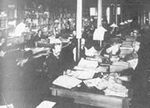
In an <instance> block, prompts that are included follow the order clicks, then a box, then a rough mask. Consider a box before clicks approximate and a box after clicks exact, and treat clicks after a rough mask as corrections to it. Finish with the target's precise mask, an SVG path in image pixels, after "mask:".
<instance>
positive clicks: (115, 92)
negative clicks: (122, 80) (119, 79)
mask: <svg viewBox="0 0 150 108" xmlns="http://www.w3.org/2000/svg"><path fill="white" fill-rule="evenodd" d="M104 92H105V95H111V96H120V97H128V89H127V88H126V87H125V86H123V85H121V84H118V83H111V84H109V86H108V87H107V89H106V90H104Z"/></svg>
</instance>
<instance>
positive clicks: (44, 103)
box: [36, 100, 56, 108]
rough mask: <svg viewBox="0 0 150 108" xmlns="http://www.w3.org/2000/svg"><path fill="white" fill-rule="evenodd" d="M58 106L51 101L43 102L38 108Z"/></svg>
mask: <svg viewBox="0 0 150 108" xmlns="http://www.w3.org/2000/svg"><path fill="white" fill-rule="evenodd" d="M55 104H56V102H51V101H47V100H45V101H43V102H41V103H40V104H39V105H38V106H37V107H36V108H53V106H54V105H55Z"/></svg>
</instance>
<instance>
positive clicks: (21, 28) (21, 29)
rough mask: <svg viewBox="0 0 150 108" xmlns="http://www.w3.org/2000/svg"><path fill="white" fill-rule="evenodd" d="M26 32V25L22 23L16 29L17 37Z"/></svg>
mask: <svg viewBox="0 0 150 108" xmlns="http://www.w3.org/2000/svg"><path fill="white" fill-rule="evenodd" d="M25 31H26V25H25V24H24V23H23V22H21V23H19V24H18V25H17V27H16V29H15V36H21V35H22V33H23V32H25Z"/></svg>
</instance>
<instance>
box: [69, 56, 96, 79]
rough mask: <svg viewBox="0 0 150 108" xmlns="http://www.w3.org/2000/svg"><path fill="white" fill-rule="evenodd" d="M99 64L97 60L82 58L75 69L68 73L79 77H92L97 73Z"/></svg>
mask: <svg viewBox="0 0 150 108" xmlns="http://www.w3.org/2000/svg"><path fill="white" fill-rule="evenodd" d="M97 66H98V62H97V61H91V60H86V59H83V58H82V59H81V60H80V62H79V63H78V65H77V66H75V67H74V70H72V71H71V72H70V73H68V75H69V76H72V77H75V78H78V79H91V78H93V76H94V74H95V73H96V67H97Z"/></svg>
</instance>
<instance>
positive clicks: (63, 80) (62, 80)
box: [53, 75, 82, 89]
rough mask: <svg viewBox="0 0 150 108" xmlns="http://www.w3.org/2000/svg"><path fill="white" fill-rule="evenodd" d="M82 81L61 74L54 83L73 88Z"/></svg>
mask: <svg viewBox="0 0 150 108" xmlns="http://www.w3.org/2000/svg"><path fill="white" fill-rule="evenodd" d="M81 82H82V81H81V80H79V79H77V78H74V77H71V76H67V75H61V76H59V77H58V78H56V79H55V80H54V81H53V84H54V85H57V86H61V87H64V88H68V89H71V88H73V87H76V86H77V85H79V84H80V83H81Z"/></svg>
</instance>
